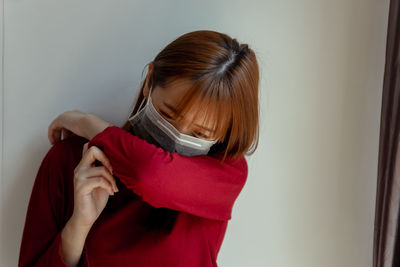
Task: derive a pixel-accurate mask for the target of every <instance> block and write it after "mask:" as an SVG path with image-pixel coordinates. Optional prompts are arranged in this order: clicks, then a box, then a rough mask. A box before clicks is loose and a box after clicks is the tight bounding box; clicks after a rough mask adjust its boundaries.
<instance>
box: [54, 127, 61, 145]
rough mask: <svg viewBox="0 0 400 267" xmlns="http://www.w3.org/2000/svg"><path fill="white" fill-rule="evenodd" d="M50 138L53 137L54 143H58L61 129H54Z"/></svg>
mask: <svg viewBox="0 0 400 267" xmlns="http://www.w3.org/2000/svg"><path fill="white" fill-rule="evenodd" d="M52 136H53V141H54V143H56V142H58V141H60V140H61V129H59V128H56V129H54V130H53V133H52Z"/></svg>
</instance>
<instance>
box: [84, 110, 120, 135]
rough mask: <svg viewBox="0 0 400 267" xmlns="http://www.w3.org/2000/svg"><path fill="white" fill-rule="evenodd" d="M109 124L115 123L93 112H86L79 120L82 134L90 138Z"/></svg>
mask: <svg viewBox="0 0 400 267" xmlns="http://www.w3.org/2000/svg"><path fill="white" fill-rule="evenodd" d="M108 126H114V125H112V124H111V123H109V122H107V121H105V120H103V119H101V118H99V117H97V116H95V115H92V114H85V115H84V116H83V117H82V119H81V120H80V121H78V128H79V129H80V135H82V137H84V138H86V139H88V140H90V139H92V138H93V137H94V136H96V135H97V134H99V133H101V132H102V131H104V129H105V128H107V127H108Z"/></svg>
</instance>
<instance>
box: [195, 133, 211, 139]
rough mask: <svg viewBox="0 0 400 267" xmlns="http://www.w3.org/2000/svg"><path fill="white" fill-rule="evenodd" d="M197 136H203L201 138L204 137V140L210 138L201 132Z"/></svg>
mask: <svg viewBox="0 0 400 267" xmlns="http://www.w3.org/2000/svg"><path fill="white" fill-rule="evenodd" d="M195 134H196V135H198V136H201V137H203V138H208V136H207V135H205V134H203V133H201V132H195Z"/></svg>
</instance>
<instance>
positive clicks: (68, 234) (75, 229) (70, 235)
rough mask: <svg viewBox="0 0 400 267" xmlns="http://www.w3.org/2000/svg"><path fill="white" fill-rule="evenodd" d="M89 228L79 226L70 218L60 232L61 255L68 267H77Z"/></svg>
mask: <svg viewBox="0 0 400 267" xmlns="http://www.w3.org/2000/svg"><path fill="white" fill-rule="evenodd" d="M89 231H90V227H86V226H81V225H79V223H78V222H77V221H76V220H75V219H74V216H72V217H71V218H70V219H69V220H68V222H67V223H66V225H65V226H64V228H63V230H62V231H61V255H62V257H63V259H64V261H65V262H66V263H67V264H68V266H70V267H76V266H78V263H79V260H80V258H81V256H82V251H83V248H84V245H85V240H86V237H87V235H88V234H89Z"/></svg>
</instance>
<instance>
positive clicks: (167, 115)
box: [160, 110, 174, 120]
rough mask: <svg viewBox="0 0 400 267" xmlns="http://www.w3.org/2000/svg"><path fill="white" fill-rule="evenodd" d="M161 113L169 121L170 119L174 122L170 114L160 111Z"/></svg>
mask: <svg viewBox="0 0 400 267" xmlns="http://www.w3.org/2000/svg"><path fill="white" fill-rule="evenodd" d="M160 111H161V113H162V114H163V115H164V116H165V117H167V119H169V120H173V119H174V118H173V117H172V116H170V115H169V114H168V113H166V112H164V111H162V110H160Z"/></svg>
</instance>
